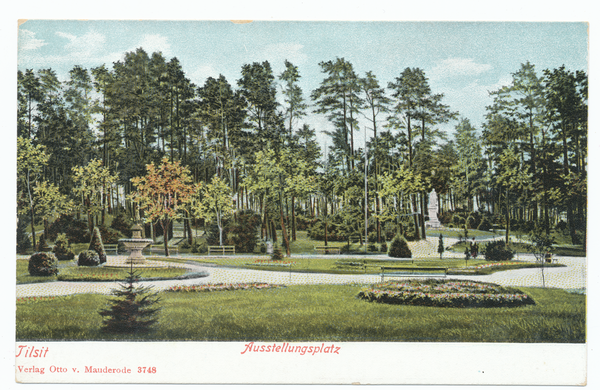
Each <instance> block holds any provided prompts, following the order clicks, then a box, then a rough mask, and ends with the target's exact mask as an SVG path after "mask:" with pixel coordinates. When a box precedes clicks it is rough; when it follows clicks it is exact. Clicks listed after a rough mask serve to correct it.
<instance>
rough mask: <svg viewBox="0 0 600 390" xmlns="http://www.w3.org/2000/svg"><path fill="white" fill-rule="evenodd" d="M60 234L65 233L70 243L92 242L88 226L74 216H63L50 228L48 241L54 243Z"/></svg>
mask: <svg viewBox="0 0 600 390" xmlns="http://www.w3.org/2000/svg"><path fill="white" fill-rule="evenodd" d="M58 233H65V234H66V235H67V239H68V240H69V242H71V243H73V242H75V243H81V242H90V233H89V228H88V224H87V223H86V222H84V221H82V220H80V219H75V218H74V217H73V216H72V215H61V216H60V217H59V218H57V219H56V220H55V221H54V222H53V223H51V224H50V226H48V239H49V240H51V241H53V240H55V239H56V237H57V236H58Z"/></svg>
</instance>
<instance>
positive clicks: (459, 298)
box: [358, 279, 535, 308]
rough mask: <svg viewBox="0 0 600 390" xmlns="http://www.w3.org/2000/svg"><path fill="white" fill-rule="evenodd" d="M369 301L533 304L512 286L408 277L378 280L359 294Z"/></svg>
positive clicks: (461, 304)
mask: <svg viewBox="0 0 600 390" xmlns="http://www.w3.org/2000/svg"><path fill="white" fill-rule="evenodd" d="M358 298H361V299H366V300H367V301H369V302H381V303H391V304H399V305H414V306H435V307H465V308H466V307H517V306H524V305H534V304H535V302H534V301H533V299H531V297H529V296H527V295H526V294H523V293H522V292H521V291H519V290H517V289H515V288H509V287H502V286H498V285H496V284H492V283H479V282H468V281H461V280H434V279H427V280H407V281H402V282H385V283H379V284H376V285H374V286H372V287H369V288H365V289H363V290H362V291H360V292H359V293H358Z"/></svg>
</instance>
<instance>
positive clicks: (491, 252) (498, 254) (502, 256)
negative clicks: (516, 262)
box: [484, 240, 514, 261]
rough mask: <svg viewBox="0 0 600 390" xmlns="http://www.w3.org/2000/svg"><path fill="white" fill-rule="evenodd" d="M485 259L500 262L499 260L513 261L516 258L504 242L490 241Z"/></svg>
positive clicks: (486, 248) (486, 247) (485, 251)
mask: <svg viewBox="0 0 600 390" xmlns="http://www.w3.org/2000/svg"><path fill="white" fill-rule="evenodd" d="M484 253H485V259H486V260H492V261H498V260H511V259H512V258H513V256H514V252H513V251H511V250H510V249H509V248H508V247H507V246H506V242H504V240H500V241H490V242H489V243H488V244H486V246H485V250H484Z"/></svg>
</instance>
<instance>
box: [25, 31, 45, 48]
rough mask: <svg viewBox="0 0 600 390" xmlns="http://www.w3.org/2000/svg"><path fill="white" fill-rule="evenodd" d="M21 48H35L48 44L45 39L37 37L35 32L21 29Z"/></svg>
mask: <svg viewBox="0 0 600 390" xmlns="http://www.w3.org/2000/svg"><path fill="white" fill-rule="evenodd" d="M18 39H19V50H35V49H39V48H40V47H42V46H44V45H47V44H48V43H46V42H44V40H43V39H36V37H35V33H34V32H32V31H29V30H24V29H20V30H19V38H18Z"/></svg>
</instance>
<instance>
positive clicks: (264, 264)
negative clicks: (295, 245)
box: [246, 260, 296, 267]
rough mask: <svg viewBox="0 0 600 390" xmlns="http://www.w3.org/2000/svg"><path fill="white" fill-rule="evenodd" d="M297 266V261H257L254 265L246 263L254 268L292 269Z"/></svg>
mask: <svg viewBox="0 0 600 390" xmlns="http://www.w3.org/2000/svg"><path fill="white" fill-rule="evenodd" d="M295 264H296V262H295V261H288V260H255V261H254V262H252V263H246V265H250V266H253V267H291V266H293V265H295Z"/></svg>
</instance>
